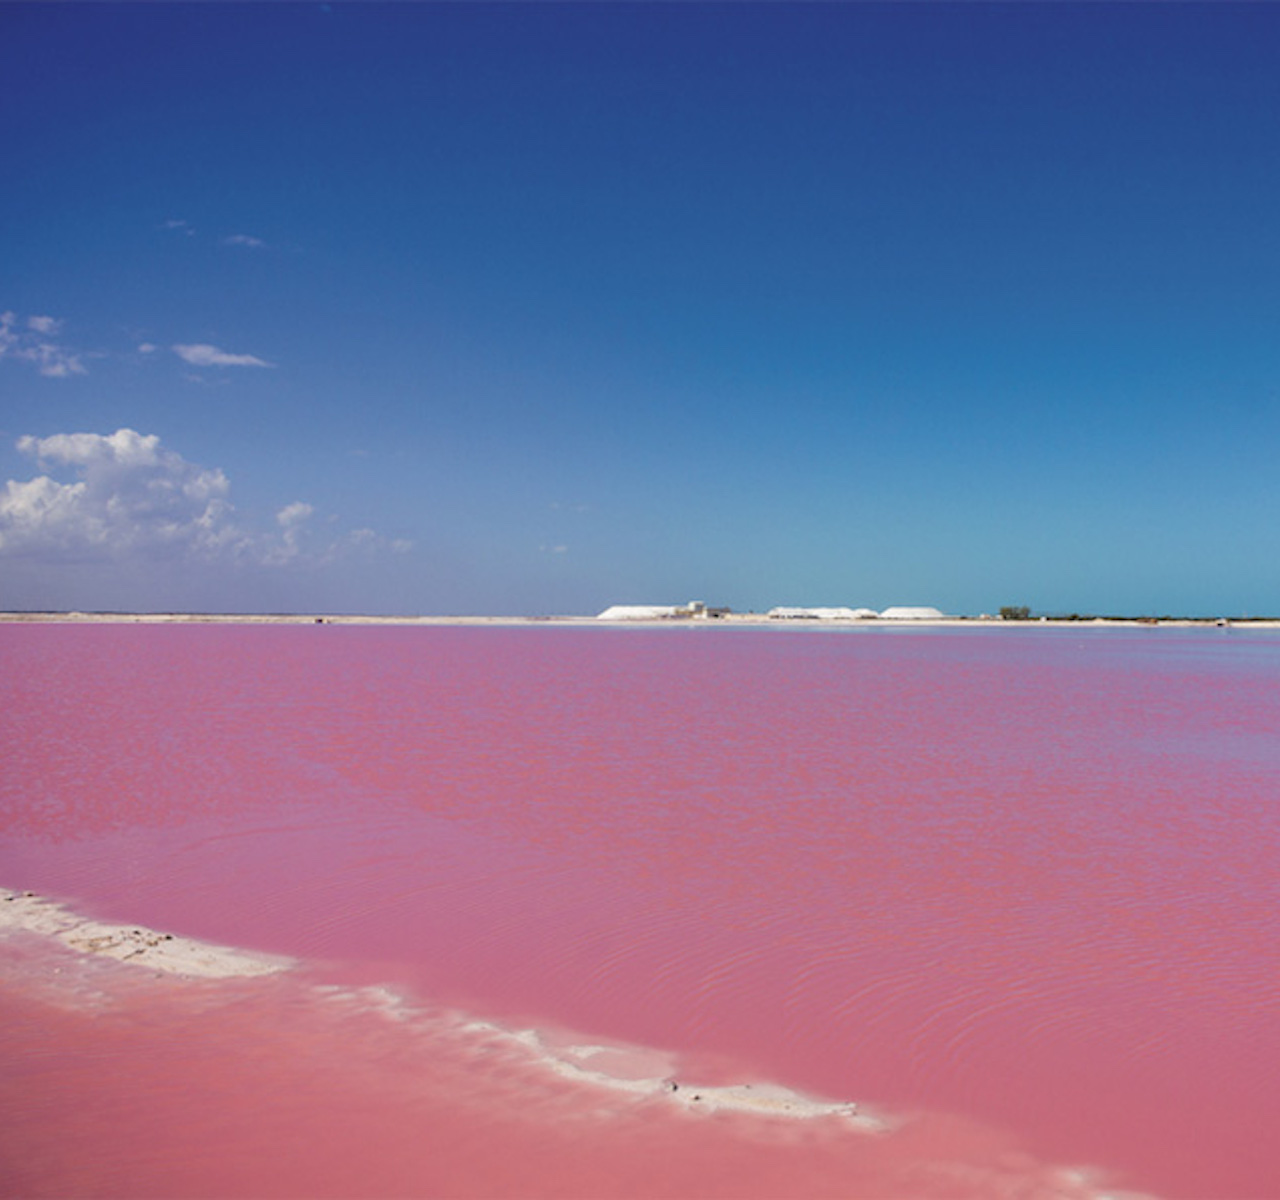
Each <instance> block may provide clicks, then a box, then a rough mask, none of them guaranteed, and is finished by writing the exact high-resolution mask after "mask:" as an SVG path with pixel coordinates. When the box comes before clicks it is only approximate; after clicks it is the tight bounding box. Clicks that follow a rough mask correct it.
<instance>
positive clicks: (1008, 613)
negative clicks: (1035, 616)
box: [1000, 604, 1031, 621]
mask: <svg viewBox="0 0 1280 1200" xmlns="http://www.w3.org/2000/svg"><path fill="white" fill-rule="evenodd" d="M1030 616H1031V609H1030V607H1029V606H1028V605H1026V604H1006V605H1004V606H1003V607H1002V608H1001V609H1000V620H1002V621H1026V620H1027V619H1029V618H1030Z"/></svg>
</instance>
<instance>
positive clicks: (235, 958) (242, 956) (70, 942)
mask: <svg viewBox="0 0 1280 1200" xmlns="http://www.w3.org/2000/svg"><path fill="white" fill-rule="evenodd" d="M11 930H20V931H23V932H26V933H34V934H39V935H42V936H44V937H49V938H53V939H55V940H56V941H59V942H61V943H62V944H63V945H64V946H66V947H67V948H68V949H71V950H76V951H79V952H80V953H81V954H96V955H100V956H102V957H104V958H113V959H116V960H117V961H119V962H125V963H130V964H132V965H134V966H140V967H146V968H147V969H148V970H151V971H164V972H166V973H168V974H170V975H179V976H185V977H190V978H199V979H231V978H235V977H241V976H251V975H272V974H275V973H276V972H277V971H284V970H288V968H289V967H291V966H292V965H293V963H292V962H291V961H290V960H289V959H286V958H276V957H272V956H270V955H266V954H253V953H251V952H249V951H247V950H233V949H231V948H230V947H229V946H215V945H211V944H210V943H209V942H198V941H195V940H194V939H192V938H184V937H177V936H175V935H174V934H171V933H158V932H157V931H156V930H154V929H144V928H142V927H140V926H137V925H111V924H108V923H106V922H104V921H90V920H86V919H85V918H84V917H81V916H78V915H77V914H76V913H73V912H72V911H71V910H70V909H68V908H65V907H64V906H63V905H61V904H58V903H56V902H54V901H52V900H45V899H43V898H41V897H40V896H37V895H35V893H34V892H14V891H10V890H8V889H2V890H0V931H3V932H8V931H11Z"/></svg>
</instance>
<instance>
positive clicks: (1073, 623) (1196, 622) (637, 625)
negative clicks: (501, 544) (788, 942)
mask: <svg viewBox="0 0 1280 1200" xmlns="http://www.w3.org/2000/svg"><path fill="white" fill-rule="evenodd" d="M0 624H60V625H62V624H72V625H78V624H83V625H389V626H390V625H394V626H414V625H417V626H435V625H466V626H537V625H544V626H545V625H550V626H559V627H572V628H593V629H714V628H716V627H720V628H741V627H743V626H749V627H751V628H757V629H792V630H822V629H827V630H829V629H1045V628H1056V629H1077V630H1083V629H1127V628H1142V629H1150V628H1153V627H1159V628H1178V629H1215V628H1219V629H1223V628H1225V629H1280V617H1032V618H1029V619H1026V620H1004V619H1001V618H999V617H932V618H917V619H911V620H885V619H881V618H879V617H861V618H858V619H856V620H847V619H846V620H839V619H837V620H816V619H807V620H806V619H800V620H794V619H792V620H788V619H780V618H777V617H770V616H767V615H766V614H764V613H728V614H726V615H724V616H720V617H715V618H712V619H709V620H708V619H696V618H686V617H661V618H654V619H646V620H618V621H607V620H606V621H602V620H600V618H598V617H582V616H555V617H529V616H507V617H479V616H372V615H362V614H355V613H126V612H120V613H116V612H101V613H94V612H0Z"/></svg>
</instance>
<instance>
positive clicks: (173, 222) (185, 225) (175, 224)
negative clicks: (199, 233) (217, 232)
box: [160, 217, 196, 237]
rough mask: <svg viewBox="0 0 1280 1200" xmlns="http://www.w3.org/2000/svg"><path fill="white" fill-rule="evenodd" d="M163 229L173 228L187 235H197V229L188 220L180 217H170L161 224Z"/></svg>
mask: <svg viewBox="0 0 1280 1200" xmlns="http://www.w3.org/2000/svg"><path fill="white" fill-rule="evenodd" d="M160 228H161V229H171V230H173V232H175V233H185V234H186V235H187V237H195V233H196V231H195V230H194V229H192V228H191V225H190V223H189V222H187V221H183V220H181V219H180V218H178V217H170V218H169V220H167V221H165V222H164V223H163V224H162V225H161V226H160Z"/></svg>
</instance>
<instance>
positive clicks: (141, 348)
mask: <svg viewBox="0 0 1280 1200" xmlns="http://www.w3.org/2000/svg"><path fill="white" fill-rule="evenodd" d="M159 349H160V347H159V346H157V345H156V344H155V342H140V343H139V344H138V353H139V354H154V353H155V352H156V351H157V350H159Z"/></svg>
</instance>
